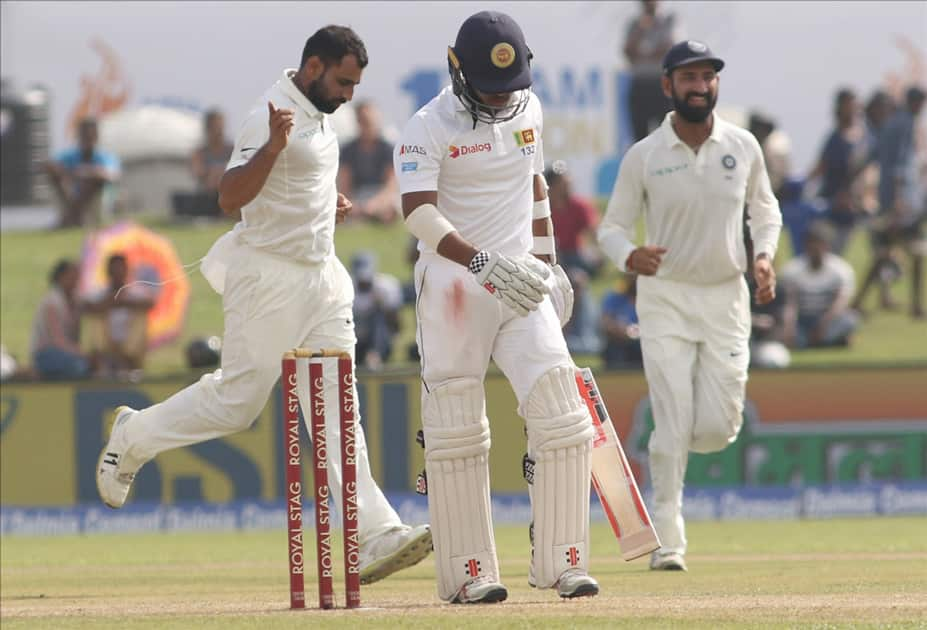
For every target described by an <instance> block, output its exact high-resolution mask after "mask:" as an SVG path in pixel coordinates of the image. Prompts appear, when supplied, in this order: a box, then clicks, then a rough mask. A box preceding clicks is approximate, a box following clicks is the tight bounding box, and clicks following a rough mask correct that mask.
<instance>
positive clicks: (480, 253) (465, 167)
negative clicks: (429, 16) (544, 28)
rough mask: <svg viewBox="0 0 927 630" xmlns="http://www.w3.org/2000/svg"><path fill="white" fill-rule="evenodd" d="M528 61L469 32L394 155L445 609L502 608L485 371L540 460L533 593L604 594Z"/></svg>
mask: <svg viewBox="0 0 927 630" xmlns="http://www.w3.org/2000/svg"><path fill="white" fill-rule="evenodd" d="M530 59H531V53H530V51H529V50H528V47H527V45H526V43H525V39H524V35H523V34H522V32H521V29H520V28H519V27H518V25H517V24H516V23H515V22H514V21H513V20H512V18H510V17H509V16H507V15H504V14H502V13H496V12H487V11H484V12H481V13H477V14H475V15H473V16H471V17H470V18H468V19H467V20H466V21H465V22H464V23H463V25H462V26H461V28H460V31H459V33H458V35H457V40H456V43H455V45H454V46H453V47H451V48H449V49H448V62H449V70H450V74H451V80H452V86H451V87H447V88H445V89H444V90H443V91H442V92H441V93H440V94H439V95H438V96H437V97H435V98H434V99H433V100H432V101H431V102H429V103H428V104H427V105H425V106H424V107H423V108H422V109H420V110H419V111H418V112H417V113H416V114H415V116H414V117H413V118H412V119H411V121H410V122H409V123H408V125H407V127H406V128H405V130H404V132H403V134H402V139H401V141H400V144H399V145H398V146H397V147H396V149H395V152H394V165H395V168H396V175H397V178H398V180H399V186H400V191H401V192H402V206H403V214H404V216H405V222H406V225H407V227H408V228H409V230H410V231H411V232H412V234H414V235H415V236H416V237H418V238H419V241H420V243H419V248H420V250H421V256H420V257H419V260H418V262H417V263H416V265H415V286H416V293H417V300H418V301H417V304H416V314H417V318H418V330H417V338H418V347H419V351H420V353H421V357H422V359H421V363H422V425H423V431H424V436H425V469H426V474H427V483H428V507H429V514H430V519H431V525H432V532H433V535H434V547H435V564H436V570H437V581H438V595H439V597H440V598H441V599H443V600H445V601H449V602H452V603H477V602H479V603H492V602H499V601H503V600H504V599H505V598H506V597H507V595H508V592H507V590H506V589H505V587H504V586H503V585H502V583H501V578H500V575H499V567H498V561H497V557H496V549H495V542H494V538H493V530H492V515H491V510H490V492H489V490H490V488H489V464H488V453H489V446H490V433H489V422H488V419H487V418H486V405H485V393H484V389H483V378H484V376H485V373H486V369H487V367H488V365H489V360H490V358H492V359H493V360H494V361H495V362H496V365H498V366H499V368H500V369H501V370H502V371H503V372H504V373H505V375H506V377H507V378H508V380H509V382H510V383H511V385H512V388H513V389H514V390H515V394H516V397H517V399H518V412H519V414H520V415H521V416H522V417H523V418H524V419H525V422H526V425H527V431H528V453H529V456H530V457H531V458H532V459H533V460H534V461H535V468H534V482H533V486H532V498H533V502H532V509H533V518H534V539H533V554H532V563H531V567H530V576H529V583H531V585H532V586H536V587H538V588H553V589H556V590H557V592H558V594H559V595H560V596H561V597H580V596H590V595H596V594H597V593H598V591H599V586H598V584H597V583H596V581H595V580H594V579H593V578H592V577H590V576H589V574H588V572H587V567H588V562H589V551H590V547H589V493H590V479H591V478H590V474H591V472H590V465H591V464H590V451H591V448H592V441H591V438H592V419H591V418H590V416H589V412H588V410H587V408H586V406H585V405H584V404H583V403H582V401H581V399H580V396H579V393H578V389H577V385H576V380H575V369H576V368H575V366H574V364H573V361H572V359H571V358H570V355H569V353H568V351H567V347H566V343H565V342H564V339H563V333H562V332H561V321H560V319H559V318H561V317H563V318H569V312H570V310H571V309H572V289H571V288H570V285H569V281H567V280H566V276H565V274H564V273H563V271H562V270H561V269H560V268H559V266H554V267H551V266H550V264H548V263H549V262H550V261H552V260H553V256H554V244H553V231H552V225H551V223H550V205H549V202H548V200H547V187H546V185H545V184H544V180H543V176H542V173H543V170H544V160H543V152H542V150H541V137H542V115H541V106H540V102H539V101H538V98H537V97H536V96H535V95H534V94H532V93H531V91H530V90H529V89H528V88H529V87H530V85H531V69H530V64H529V62H530ZM532 252H533V253H534V254H537V255H538V256H539V257H543V258H544V260H545V261H547V262H542V261H541V260H539V258H537V257H535V256H534V255H533V254H532ZM547 293H550V298H548V297H547ZM555 303H556V306H555Z"/></svg>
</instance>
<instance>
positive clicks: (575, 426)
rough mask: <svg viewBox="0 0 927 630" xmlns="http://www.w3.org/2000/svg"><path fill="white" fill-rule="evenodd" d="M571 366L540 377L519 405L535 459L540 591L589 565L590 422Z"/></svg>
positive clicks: (535, 559)
mask: <svg viewBox="0 0 927 630" xmlns="http://www.w3.org/2000/svg"><path fill="white" fill-rule="evenodd" d="M575 379H576V377H575V368H573V367H572V366H562V367H557V368H554V369H552V370H550V371H548V372H547V373H545V374H544V375H543V376H541V378H539V379H538V381H537V383H535V385H534V389H532V390H531V393H530V394H529V395H528V398H527V399H526V400H525V403H524V405H523V410H524V418H525V422H526V424H527V427H528V454H529V456H530V457H531V458H532V459H533V460H534V462H535V463H534V485H533V488H532V492H531V498H532V505H531V509H532V515H533V519H534V557H533V559H532V562H533V567H532V570H533V573H534V577H535V583H536V584H537V587H538V588H550V587H552V586H554V585H555V584H556V582H557V580H558V579H559V577H560V575H561V574H562V573H563V572H564V571H566V570H567V569H583V570H586V569H587V568H588V566H589V558H588V549H589V493H590V484H591V475H592V456H591V453H592V435H593V429H592V418H590V417H589V411H588V409H587V408H586V406H585V405H584V404H583V403H582V400H581V398H580V397H579V392H578V390H577V388H576V380H575Z"/></svg>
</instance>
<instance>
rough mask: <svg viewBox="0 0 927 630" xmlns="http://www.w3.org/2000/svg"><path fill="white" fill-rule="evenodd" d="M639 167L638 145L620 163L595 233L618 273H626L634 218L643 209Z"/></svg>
mask: <svg viewBox="0 0 927 630" xmlns="http://www.w3.org/2000/svg"><path fill="white" fill-rule="evenodd" d="M643 166H644V156H643V152H642V151H641V150H640V145H634V146H633V147H631V149H630V150H629V151H628V152H627V153H626V154H625V156H624V159H622V161H621V168H620V169H619V171H618V179H616V180H615V188H614V190H612V196H611V198H610V199H609V200H608V208H606V210H605V216H604V217H603V218H602V222H601V223H600V224H599V228H598V230H597V236H598V240H599V246H600V247H601V248H602V252H603V253H604V254H605V255H606V256H608V257H609V258H610V259H611V260H612V262H614V263H615V265H616V266H617V267H618V269H620V270H621V271H627V268H626V267H625V262H627V260H628V256H630V254H631V252H632V251H634V248H635V245H634V241H633V240H632V239H633V238H634V237H635V235H636V233H635V228H636V224H637V218H638V217H639V216H640V214H641V211H642V210H643V207H644V175H643V172H644V169H643Z"/></svg>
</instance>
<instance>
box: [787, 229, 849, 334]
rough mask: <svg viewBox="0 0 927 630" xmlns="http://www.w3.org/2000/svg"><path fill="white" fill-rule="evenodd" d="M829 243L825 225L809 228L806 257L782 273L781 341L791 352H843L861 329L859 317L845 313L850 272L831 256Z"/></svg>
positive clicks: (830, 233) (829, 235)
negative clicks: (837, 348) (821, 349)
mask: <svg viewBox="0 0 927 630" xmlns="http://www.w3.org/2000/svg"><path fill="white" fill-rule="evenodd" d="M833 237H834V230H833V228H832V227H831V226H830V225H829V224H828V223H825V222H817V223H815V224H813V225H812V226H811V227H810V228H809V229H808V232H807V235H806V236H805V253H804V254H802V255H801V256H798V257H797V258H793V259H792V260H790V261H789V262H787V263H786V264H785V266H784V267H783V268H782V273H781V284H782V287H783V290H784V292H785V307H784V314H783V318H784V329H785V332H784V337H785V343H786V345H788V346H789V347H790V348H813V347H825V346H847V345H849V344H850V338H851V336H852V335H853V332H854V331H855V330H856V327H857V325H858V324H859V315H858V314H857V313H856V312H855V311H853V310H852V309H851V308H849V305H850V297H851V296H852V295H853V289H854V283H855V276H854V274H853V268H852V267H850V265H849V264H848V263H847V262H846V261H845V260H844V259H842V258H841V257H840V256H838V255H836V254H833V253H831V252H830V243H831V241H832V239H833Z"/></svg>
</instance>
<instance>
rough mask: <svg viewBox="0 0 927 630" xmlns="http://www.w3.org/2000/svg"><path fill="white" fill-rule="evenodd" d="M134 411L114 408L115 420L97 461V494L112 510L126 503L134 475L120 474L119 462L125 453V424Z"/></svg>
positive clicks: (127, 408)
mask: <svg viewBox="0 0 927 630" xmlns="http://www.w3.org/2000/svg"><path fill="white" fill-rule="evenodd" d="M133 413H135V410H134V409H132V408H131V407H126V406H125V405H123V406H122V407H117V408H116V419H115V420H114V421H113V426H112V428H111V429H110V433H109V441H108V442H107V443H106V446H105V447H104V448H103V451H102V452H101V453H100V458H99V459H98V460H97V492H98V493H99V494H100V499H101V500H102V501H103V503H104V504H105V505H106V506H107V507H111V508H113V509H114V510H115V509H118V508H121V507H122V506H123V504H124V503H125V502H126V497H127V496H128V495H129V490H131V489H132V482H133V481H134V480H135V473H120V472H119V460H120V459H121V458H122V454H123V452H125V447H126V446H125V427H124V425H125V423H126V421H127V420H128V419H129V418H131V417H132V414H133Z"/></svg>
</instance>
